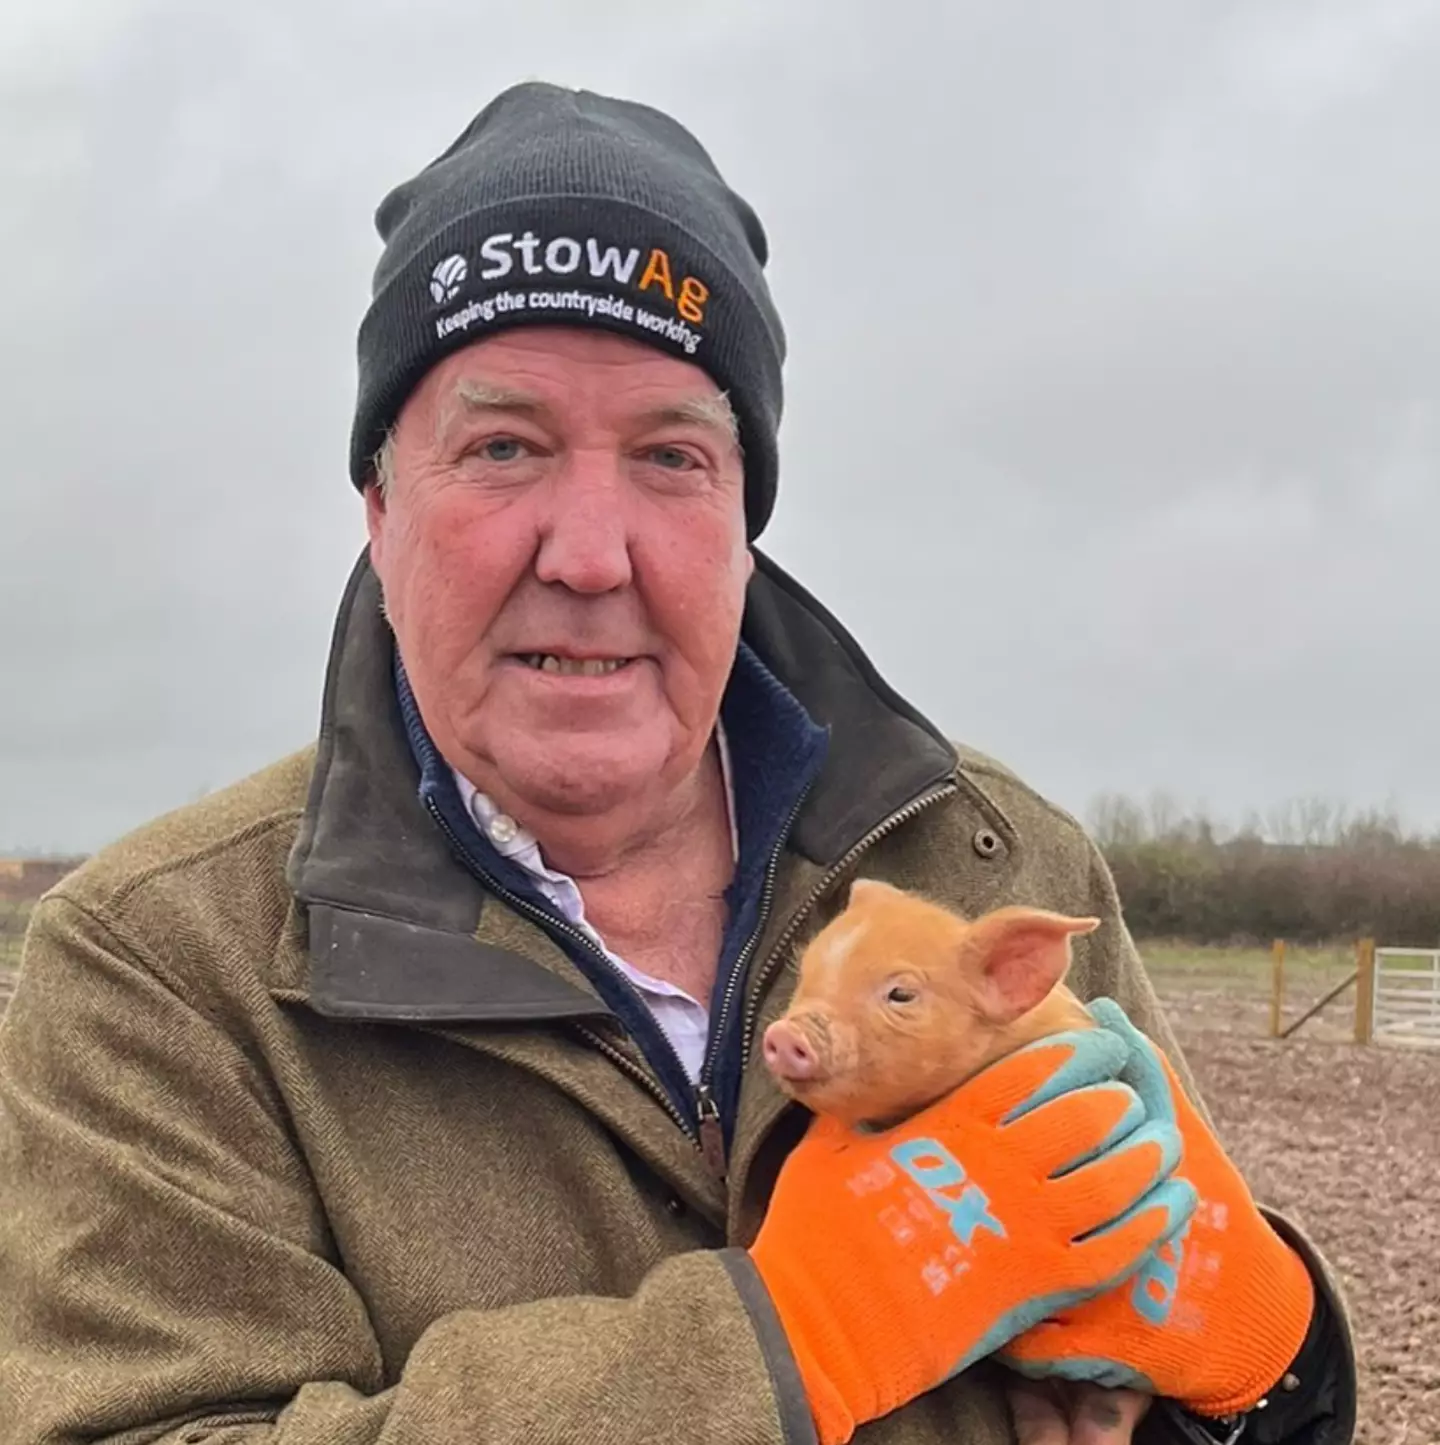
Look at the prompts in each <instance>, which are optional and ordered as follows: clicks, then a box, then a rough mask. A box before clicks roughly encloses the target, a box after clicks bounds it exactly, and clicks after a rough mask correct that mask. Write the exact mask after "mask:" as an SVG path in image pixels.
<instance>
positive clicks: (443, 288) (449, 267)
mask: <svg viewBox="0 0 1440 1445" xmlns="http://www.w3.org/2000/svg"><path fill="white" fill-rule="evenodd" d="M469 273H470V268H469V266H467V265H466V264H465V258H464V257H463V256H447V257H446V258H445V259H444V260H443V261H442V262H441V263H440V264H439V265H438V266H437V267H436V268H435V269H434V270H433V271H432V272H431V273H430V294H431V295H432V296H433V297H434V298H435V304H436V305H437V306H442V305H444V303H445V302H447V301H453V300H454V299H455V297H456V295H457V294H458V293H459V290H460V287H461V285H462V284H463V283H464V281H465V277H466V276H467V275H469Z"/></svg>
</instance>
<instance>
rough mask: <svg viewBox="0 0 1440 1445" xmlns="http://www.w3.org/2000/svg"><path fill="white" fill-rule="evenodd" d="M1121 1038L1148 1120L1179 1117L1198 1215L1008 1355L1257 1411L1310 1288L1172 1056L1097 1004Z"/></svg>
mask: <svg viewBox="0 0 1440 1445" xmlns="http://www.w3.org/2000/svg"><path fill="white" fill-rule="evenodd" d="M1090 1012H1091V1014H1092V1015H1093V1016H1094V1018H1095V1020H1096V1022H1097V1023H1099V1024H1100V1025H1101V1026H1102V1027H1104V1028H1105V1029H1106V1030H1107V1031H1109V1032H1112V1033H1114V1034H1115V1035H1116V1036H1117V1037H1119V1038H1122V1039H1124V1040H1125V1042H1126V1044H1127V1045H1128V1047H1129V1048H1130V1051H1131V1063H1130V1066H1129V1067H1128V1068H1127V1069H1126V1070H1125V1072H1124V1074H1123V1075H1122V1077H1123V1078H1126V1079H1128V1080H1129V1081H1130V1082H1131V1083H1132V1084H1134V1086H1135V1089H1136V1092H1137V1093H1138V1094H1139V1095H1140V1097H1141V1098H1142V1099H1143V1100H1144V1101H1145V1105H1146V1110H1147V1113H1148V1114H1149V1115H1150V1117H1151V1118H1152V1119H1165V1118H1170V1119H1173V1120H1175V1122H1176V1124H1177V1125H1178V1127H1179V1130H1180V1134H1181V1137H1182V1138H1183V1139H1184V1143H1185V1152H1184V1155H1183V1157H1182V1159H1181V1161H1180V1165H1179V1167H1178V1168H1177V1169H1176V1171H1175V1174H1176V1177H1177V1178H1183V1179H1186V1180H1188V1181H1189V1182H1190V1183H1192V1184H1193V1185H1194V1186H1195V1190H1196V1194H1197V1195H1198V1198H1199V1201H1200V1202H1199V1204H1198V1206H1197V1208H1196V1210H1195V1213H1194V1217H1193V1219H1192V1220H1191V1222H1190V1223H1189V1224H1188V1225H1187V1226H1186V1227H1185V1228H1184V1229H1183V1230H1182V1231H1181V1232H1180V1233H1179V1235H1178V1236H1177V1237H1176V1238H1175V1239H1174V1240H1172V1241H1171V1242H1169V1243H1167V1244H1166V1245H1165V1246H1164V1247H1163V1248H1162V1249H1160V1250H1158V1251H1157V1252H1156V1254H1155V1256H1154V1257H1153V1258H1151V1259H1150V1260H1148V1261H1146V1264H1145V1267H1144V1268H1143V1269H1142V1270H1141V1271H1140V1272H1139V1273H1138V1274H1137V1275H1136V1276H1135V1277H1134V1279H1133V1280H1132V1281H1131V1282H1130V1283H1129V1284H1128V1285H1127V1286H1126V1287H1125V1288H1123V1289H1119V1290H1116V1291H1114V1292H1112V1293H1109V1294H1106V1295H1104V1296H1103V1297H1101V1298H1099V1299H1092V1300H1090V1301H1088V1302H1086V1303H1083V1304H1080V1305H1077V1306H1075V1307H1073V1308H1071V1309H1069V1310H1066V1311H1063V1312H1061V1313H1059V1314H1058V1315H1057V1317H1056V1318H1054V1319H1052V1320H1047V1321H1046V1322H1045V1323H1043V1324H1040V1325H1038V1326H1037V1327H1036V1328H1034V1329H1032V1330H1030V1331H1029V1332H1028V1333H1026V1334H1024V1335H1022V1336H1021V1337H1020V1338H1019V1339H1015V1340H1012V1342H1011V1343H1010V1345H1009V1347H1008V1349H1007V1350H1006V1351H1005V1353H1004V1354H1003V1355H1002V1357H1001V1358H1002V1359H1003V1360H1004V1363H1005V1364H1007V1365H1009V1366H1010V1367H1011V1368H1012V1369H1014V1370H1017V1371H1018V1372H1020V1373H1021V1374H1025V1375H1030V1376H1032V1377H1035V1378H1039V1377H1043V1376H1060V1377H1062V1378H1065V1379H1071V1380H1093V1381H1095V1382H1097V1383H1099V1384H1103V1385H1111V1386H1129V1387H1130V1388H1132V1389H1140V1390H1144V1391H1145V1392H1146V1393H1147V1394H1152V1395H1160V1396H1164V1397H1166V1398H1168V1399H1171V1400H1176V1401H1178V1402H1179V1403H1181V1404H1182V1405H1184V1406H1186V1407H1187V1408H1188V1409H1190V1410H1191V1411H1192V1412H1193V1413H1195V1414H1197V1415H1210V1416H1215V1417H1223V1416H1227V1415H1235V1414H1240V1413H1243V1412H1244V1411H1246V1410H1249V1409H1252V1408H1253V1407H1254V1406H1255V1405H1256V1404H1257V1403H1258V1402H1259V1400H1260V1399H1261V1397H1262V1396H1263V1395H1264V1394H1265V1393H1266V1392H1267V1391H1268V1390H1269V1389H1270V1388H1271V1387H1272V1386H1273V1385H1274V1384H1275V1382H1276V1381H1277V1380H1279V1379H1280V1377H1281V1376H1282V1375H1283V1374H1284V1373H1285V1371H1286V1369H1287V1368H1288V1367H1289V1365H1290V1362H1291V1361H1292V1360H1293V1359H1294V1358H1295V1356H1296V1354H1297V1353H1298V1352H1299V1350H1300V1346H1301V1345H1302V1344H1303V1343H1304V1340H1305V1335H1306V1332H1307V1331H1308V1330H1309V1327H1310V1319H1311V1315H1312V1312H1313V1310H1314V1307H1315V1296H1314V1285H1313V1284H1312V1282H1311V1279H1310V1275H1309V1272H1308V1271H1307V1270H1306V1268H1305V1266H1304V1264H1303V1263H1302V1262H1301V1260H1300V1259H1299V1257H1298V1256H1297V1255H1296V1254H1295V1252H1294V1251H1293V1250H1292V1249H1291V1248H1290V1247H1289V1246H1288V1245H1287V1244H1286V1243H1285V1242H1284V1240H1282V1239H1281V1238H1280V1236H1279V1235H1278V1234H1276V1233H1275V1231H1274V1230H1273V1229H1272V1228H1271V1227H1270V1225H1269V1224H1268V1223H1267V1222H1266V1220H1265V1218H1264V1216H1263V1215H1262V1214H1261V1213H1260V1211H1259V1209H1258V1208H1257V1207H1256V1205H1255V1201H1254V1199H1253V1198H1252V1197H1251V1195H1250V1191H1249V1189H1247V1188H1246V1186H1245V1181H1244V1180H1243V1179H1242V1178H1241V1177H1240V1173H1239V1171H1238V1170H1237V1169H1236V1168H1235V1166H1234V1165H1233V1164H1232V1163H1231V1162H1230V1161H1229V1159H1227V1158H1226V1157H1225V1153H1224V1151H1223V1150H1222V1149H1221V1148H1220V1145H1219V1143H1218V1141H1217V1140H1216V1138H1215V1136H1214V1135H1213V1134H1212V1133H1211V1132H1210V1130H1209V1129H1208V1128H1206V1126H1205V1123H1204V1121H1203V1120H1202V1119H1201V1117H1200V1115H1199V1113H1198V1112H1197V1111H1196V1109H1195V1107H1194V1106H1193V1105H1192V1104H1191V1103H1190V1101H1189V1099H1188V1098H1187V1097H1186V1095H1185V1090H1184V1088H1183V1087H1182V1086H1181V1084H1180V1081H1179V1079H1178V1078H1176V1076H1175V1071H1174V1069H1173V1068H1171V1066H1170V1062H1169V1060H1168V1059H1166V1058H1165V1056H1164V1055H1163V1054H1162V1053H1161V1052H1160V1050H1159V1049H1157V1048H1156V1047H1155V1045H1154V1044H1152V1043H1151V1042H1150V1040H1149V1039H1147V1038H1146V1037H1145V1035H1144V1034H1142V1033H1141V1032H1140V1031H1139V1030H1138V1029H1137V1028H1136V1027H1135V1026H1134V1025H1133V1024H1132V1023H1131V1022H1130V1020H1129V1019H1127V1018H1126V1017H1125V1014H1124V1013H1123V1011H1122V1010H1121V1009H1120V1007H1119V1005H1118V1004H1116V1003H1114V1002H1113V1001H1112V1000H1110V999H1099V1000H1097V1001H1096V1002H1095V1003H1094V1004H1092V1005H1091V1006H1090Z"/></svg>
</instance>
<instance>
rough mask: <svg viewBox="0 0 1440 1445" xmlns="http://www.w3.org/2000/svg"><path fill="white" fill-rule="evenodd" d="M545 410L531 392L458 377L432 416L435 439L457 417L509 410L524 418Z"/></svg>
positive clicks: (542, 404)
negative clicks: (448, 394) (446, 398)
mask: <svg viewBox="0 0 1440 1445" xmlns="http://www.w3.org/2000/svg"><path fill="white" fill-rule="evenodd" d="M545 410H546V407H545V403H544V402H543V401H541V399H540V398H539V397H538V396H536V395H535V394H534V393H533V392H528V391H514V390H512V389H511V388H510V387H506V386H492V385H491V384H490V383H489V382H488V381H475V380H473V379H471V378H470V377H461V378H460V380H459V381H457V382H456V383H455V389H454V390H453V391H452V392H451V393H450V396H449V398H448V400H447V401H446V402H445V404H444V405H443V406H442V407H441V408H440V410H439V412H438V413H437V415H436V417H435V436H436V440H437V441H438V440H439V439H440V438H441V437H443V436H444V434H445V430H446V428H447V427H449V426H450V424H451V423H452V422H453V421H454V420H455V418H456V416H457V415H463V414H467V413H472V412H477V411H508V412H519V413H520V414H522V415H524V416H538V415H539V414H540V413H542V412H543V411H545Z"/></svg>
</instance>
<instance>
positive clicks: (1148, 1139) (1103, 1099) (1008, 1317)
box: [750, 1029, 1195, 1445]
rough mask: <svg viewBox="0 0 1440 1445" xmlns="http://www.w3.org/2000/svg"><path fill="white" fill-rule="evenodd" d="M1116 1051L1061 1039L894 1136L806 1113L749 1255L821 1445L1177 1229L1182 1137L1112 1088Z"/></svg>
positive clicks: (1103, 1039) (1086, 1290) (1190, 1195)
mask: <svg viewBox="0 0 1440 1445" xmlns="http://www.w3.org/2000/svg"><path fill="white" fill-rule="evenodd" d="M1125 1056H1126V1049H1125V1046H1124V1044H1123V1042H1122V1041H1121V1040H1120V1039H1118V1038H1117V1037H1116V1036H1115V1035H1113V1034H1110V1033H1107V1032H1106V1031H1104V1030H1102V1029H1094V1030H1079V1031H1076V1032H1074V1033H1068V1034H1057V1035H1054V1036H1052V1037H1050V1038H1047V1039H1043V1040H1041V1041H1040V1042H1039V1043H1036V1044H1032V1045H1030V1046H1028V1047H1026V1048H1024V1049H1022V1050H1020V1051H1018V1052H1016V1053H1014V1054H1011V1055H1010V1056H1009V1057H1007V1058H1005V1059H1002V1060H1001V1061H1000V1062H998V1063H996V1064H994V1065H992V1066H991V1067H990V1068H988V1069H986V1070H985V1071H984V1072H983V1073H981V1074H979V1075H977V1076H976V1077H975V1078H973V1079H971V1080H970V1081H969V1082H967V1083H966V1084H964V1085H963V1086H962V1087H961V1088H959V1089H958V1090H956V1091H955V1092H954V1093H953V1094H951V1095H949V1096H948V1097H947V1098H945V1099H942V1100H941V1101H940V1102H938V1103H936V1104H933V1105H931V1106H930V1107H929V1108H927V1109H925V1110H924V1111H922V1112H921V1113H919V1114H917V1115H915V1116H914V1117H913V1118H911V1119H910V1120H908V1121H907V1122H905V1123H904V1124H900V1125H897V1126H895V1127H893V1128H890V1129H886V1130H883V1131H880V1132H876V1133H859V1132H857V1131H854V1130H851V1129H848V1128H846V1127H845V1126H844V1125H841V1124H839V1123H837V1122H835V1121H834V1120H831V1119H827V1118H819V1119H816V1120H815V1121H814V1122H812V1124H811V1126H810V1129H809V1131H808V1132H807V1133H806V1135H805V1137H804V1138H803V1139H802V1140H801V1141H800V1143H799V1144H798V1145H796V1147H795V1148H794V1149H793V1150H792V1151H791V1153H790V1156H789V1157H788V1158H787V1159H786V1161H785V1164H784V1165H783V1167H782V1168H781V1170H780V1175H779V1178H778V1179H777V1181H776V1185H775V1191H774V1194H773V1196H772V1198H771V1202H770V1206H769V1209H768V1212H767V1213H766V1216H765V1220H764V1223H763V1224H762V1226H761V1228H760V1231H759V1233H758V1234H757V1236H756V1239H755V1242H754V1244H753V1245H752V1246H751V1248H750V1258H751V1260H752V1261H753V1263H754V1265H755V1268H756V1269H757V1271H758V1272H759V1274H760V1277H761V1278H762V1279H763V1280H764V1282H765V1285H766V1287H767V1289H768V1290H769V1293H770V1295H771V1298H772V1299H773V1301H774V1304H775V1308H776V1311H777V1313H778V1315H779V1317H780V1322H781V1324H782V1326H783V1328H784V1330H785V1334H786V1337H787V1338H788V1340H789V1342H790V1346H791V1350H792V1352H793V1354H794V1356H795V1360H796V1363H797V1365H798V1367H799V1371H800V1376H801V1379H802V1380H803V1382H804V1385H805V1390H806V1394H807V1396H808V1399H809V1402H810V1407H811V1411H812V1414H813V1415H814V1417H815V1423H816V1428H817V1430H818V1432H819V1437H820V1441H821V1445H841V1442H844V1441H847V1440H849V1438H850V1436H851V1435H852V1434H853V1432H854V1430H855V1427H856V1426H857V1425H859V1424H862V1423H864V1422H865V1421H868V1420H873V1419H876V1418H878V1417H880V1416H881V1415H885V1414H888V1413H889V1412H890V1411H891V1410H894V1409H896V1408H897V1407H899V1406H901V1405H904V1404H906V1403H907V1402H908V1401H910V1400H912V1399H914V1398H915V1397H916V1396H918V1395H921V1394H923V1393H924V1392H925V1391H926V1390H928V1389H930V1388H932V1387H933V1386H935V1385H937V1384H939V1383H940V1382H941V1381H942V1380H945V1379H948V1378H949V1377H950V1376H951V1375H954V1374H957V1373H958V1372H959V1371H961V1370H962V1369H964V1368H966V1367H967V1366H968V1365H970V1364H972V1363H973V1362H974V1361H976V1360H978V1359H980V1358H981V1357H983V1356H985V1355H988V1354H990V1353H992V1352H993V1351H994V1350H996V1349H998V1348H999V1347H1000V1346H1002V1345H1003V1344H1005V1342H1006V1341H1007V1340H1009V1339H1010V1338H1011V1337H1012V1336H1014V1335H1016V1334H1018V1333H1020V1331H1022V1330H1024V1329H1025V1328H1027V1327H1028V1326H1030V1325H1032V1324H1034V1323H1036V1322H1037V1321H1039V1320H1041V1319H1043V1318H1045V1317H1046V1316H1047V1315H1049V1314H1052V1313H1054V1312H1055V1311H1057V1310H1060V1309H1064V1308H1066V1307H1067V1306H1068V1305H1070V1304H1073V1303H1075V1302H1077V1301H1079V1300H1081V1299H1084V1298H1086V1297H1088V1296H1091V1295H1094V1294H1096V1293H1098V1292H1099V1291H1100V1290H1102V1289H1105V1288H1109V1287H1111V1286H1113V1285H1115V1284H1118V1283H1120V1282H1122V1281H1124V1280H1125V1279H1127V1278H1128V1277H1129V1275H1130V1274H1131V1273H1132V1272H1133V1271H1134V1270H1135V1269H1137V1268H1138V1267H1139V1266H1140V1264H1141V1263H1142V1262H1143V1260H1144V1259H1145V1257H1146V1254H1147V1252H1148V1251H1150V1250H1152V1249H1154V1248H1155V1247H1156V1246H1157V1245H1159V1244H1161V1243H1162V1242H1163V1241H1164V1240H1166V1239H1168V1238H1170V1237H1171V1236H1173V1235H1174V1234H1175V1232H1176V1231H1177V1230H1178V1229H1179V1228H1180V1227H1181V1226H1182V1225H1183V1224H1184V1222H1185V1220H1186V1219H1188V1217H1189V1215H1190V1212H1191V1210H1192V1209H1193V1208H1194V1202H1195V1201H1194V1192H1193V1190H1192V1189H1191V1187H1190V1186H1189V1185H1187V1184H1181V1183H1178V1182H1176V1181H1174V1180H1170V1179H1168V1177H1167V1176H1168V1175H1169V1174H1170V1172H1171V1170H1172V1169H1173V1168H1174V1166H1175V1163H1176V1160H1177V1159H1178V1157H1179V1136H1178V1133H1177V1131H1176V1130H1175V1127H1174V1125H1173V1124H1172V1123H1170V1122H1162V1123H1159V1124H1155V1123H1150V1122H1147V1121H1146V1119H1145V1113H1144V1108H1143V1105H1142V1104H1141V1102H1140V1099H1139V1097H1138V1096H1137V1095H1136V1093H1135V1092H1134V1091H1133V1090H1132V1089H1131V1088H1130V1087H1129V1086H1127V1085H1126V1084H1124V1083H1122V1082H1119V1081H1118V1080H1117V1075H1118V1073H1119V1071H1120V1069H1121V1068H1122V1067H1123V1066H1124V1062H1125Z"/></svg>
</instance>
